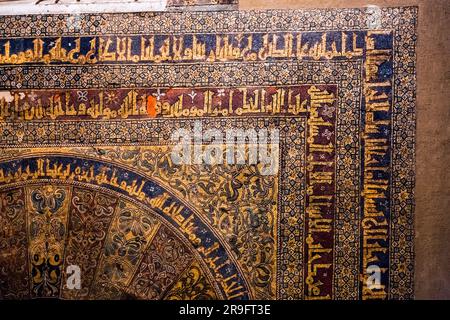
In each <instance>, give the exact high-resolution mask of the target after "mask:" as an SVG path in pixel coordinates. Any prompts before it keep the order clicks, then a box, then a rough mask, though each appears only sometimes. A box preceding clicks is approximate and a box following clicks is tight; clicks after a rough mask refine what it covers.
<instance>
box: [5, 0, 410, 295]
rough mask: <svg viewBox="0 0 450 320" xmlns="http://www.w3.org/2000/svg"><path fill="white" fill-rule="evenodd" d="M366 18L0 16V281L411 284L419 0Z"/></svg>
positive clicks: (251, 290) (331, 290) (359, 14)
mask: <svg viewBox="0 0 450 320" xmlns="http://www.w3.org/2000/svg"><path fill="white" fill-rule="evenodd" d="M232 2H233V1H232ZM233 3H234V2H233ZM177 4H178V2H176V3H175V5H177ZM201 4H202V5H203V4H204V3H203V2H202V3H201ZM372 18H373V17H371V16H370V14H369V13H368V12H367V11H366V10H365V9H332V10H330V9H328V10H320V9H314V10H290V11H287V10H269V11H245V12H238V11H217V12H216V11H212V12H206V11H204V12H202V11H198V12H193V11H192V12H191V11H185V12H159V13H150V12H149V13H133V14H132V13H128V14H127V13H123V14H82V15H78V16H77V17H76V19H75V20H76V21H75V20H74V16H70V15H36V16H23V17H19V16H6V17H0V148H1V153H0V221H1V229H0V248H1V249H2V251H1V255H0V298H3V299H15V298H20V299H24V298H36V297H57V298H63V299H105V298H106V299H130V298H134V299H310V300H321V299H351V300H353V299H411V298H413V278H414V269H413V265H414V261H413V257H414V249H413V236H414V226H413V211H414V195H413V189H414V177H415V172H414V141H415V90H416V88H415V81H416V75H415V45H416V22H417V8H415V7H403V8H386V9H382V12H381V15H380V16H379V17H378V18H379V21H377V23H378V24H377V27H376V28H374V27H373V25H372V24H373V19H372ZM2 26H3V27H2ZM5 26H7V27H5ZM199 127H201V128H202V130H208V129H209V130H212V129H213V130H214V132H216V133H217V132H219V133H221V132H222V133H225V132H227V130H229V129H234V130H240V131H241V132H247V133H248V132H257V133H259V132H265V131H264V130H268V132H274V131H273V130H278V131H277V132H279V144H278V146H279V155H278V156H277V157H276V163H277V169H278V170H276V171H275V172H274V173H273V174H269V175H267V174H265V173H264V172H265V171H264V166H262V164H261V163H252V162H251V161H250V157H251V153H250V150H252V149H251V148H252V145H251V143H248V144H246V142H241V143H242V144H246V146H245V147H244V149H242V150H243V151H242V154H239V151H238V152H237V153H236V154H235V155H236V159H241V158H239V157H242V159H243V161H242V162H238V160H236V161H234V162H233V163H226V162H224V163H215V164H207V163H201V162H200V163H197V162H195V161H194V162H193V163H190V164H187V163H182V164H180V163H176V161H174V159H173V157H172V153H173V150H174V148H175V147H176V143H175V142H174V141H173V140H172V139H171V137H172V134H173V133H174V132H176V131H178V132H181V131H183V132H185V133H187V134H189V133H194V132H195V130H197V129H198V128H199ZM252 130H253V131H252ZM271 130H272V131H271ZM192 137H193V139H194V140H192V141H195V139H196V138H195V137H196V136H195V134H193V136H192ZM245 141H246V140H245ZM199 145H200V147H199V148H200V149H196V150H200V151H201V152H203V150H207V149H208V148H212V147H216V149H214V150H219V151H218V153H219V154H221V153H220V152H221V151H220V150H225V149H224V148H226V146H227V142H226V141H225V140H220V139H219V140H214V141H213V140H211V139H210V140H201V141H200V144H199ZM217 148H219V149H217ZM221 148H222V149H221ZM235 155H234V154H233V158H234V156H235ZM193 159H198V154H196V153H195V152H194V154H193ZM247 160H248V161H247ZM73 268H75V269H76V268H78V269H79V270H78V271H80V274H81V280H80V283H78V287H77V285H76V284H77V283H76V281H75V282H74V278H73V275H74V273H73ZM75 271H76V270H75ZM75 273H76V272H75ZM74 284H75V287H74Z"/></svg>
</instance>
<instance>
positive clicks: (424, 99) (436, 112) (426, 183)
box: [240, 0, 450, 299]
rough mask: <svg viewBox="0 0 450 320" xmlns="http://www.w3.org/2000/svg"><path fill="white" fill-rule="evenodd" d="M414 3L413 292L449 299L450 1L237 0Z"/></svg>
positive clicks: (306, 4) (248, 4)
mask: <svg viewBox="0 0 450 320" xmlns="http://www.w3.org/2000/svg"><path fill="white" fill-rule="evenodd" d="M368 4H371V5H378V6H406V5H418V6H419V24H418V34H419V38H418V46H417V77H418V83H417V134H416V143H417V145H416V152H417V154H416V192H415V198H416V211H415V230H416V239H415V254H416V260H415V298H416V299H450V250H448V243H449V240H450V212H449V198H450V191H449V190H450V186H449V180H450V177H449V171H448V163H449V161H450V155H449V148H450V139H449V135H450V126H449V125H448V122H449V120H450V106H449V100H450V94H449V92H450V91H449V84H450V83H449V82H450V81H449V80H450V67H449V63H448V58H449V54H450V41H449V40H450V39H449V33H448V31H447V30H448V28H449V26H450V14H449V13H450V12H449V11H450V5H449V1H447V0H425V1H397V0H389V1H380V0H374V1H359V0H350V1H349V0H347V1H330V0H328V1H326V0H323V1H311V0H309V1H302V0H277V1H254V0H240V9H244V10H246V9H263V8H264V9H267V8H316V7H317V8H319V7H321V8H325V7H330V8H332V7H341V8H349V7H362V6H365V5H368Z"/></svg>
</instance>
